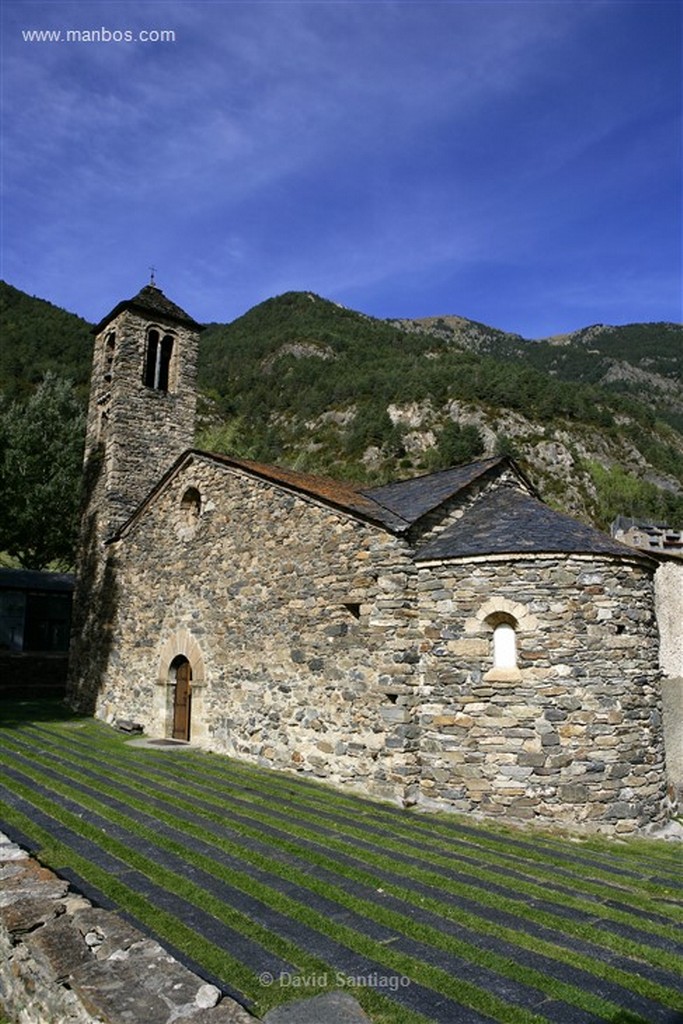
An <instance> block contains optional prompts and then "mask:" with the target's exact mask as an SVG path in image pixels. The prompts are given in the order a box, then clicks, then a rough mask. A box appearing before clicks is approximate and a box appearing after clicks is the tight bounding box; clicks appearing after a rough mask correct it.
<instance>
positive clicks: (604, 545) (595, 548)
mask: <svg viewBox="0 0 683 1024" xmlns="http://www.w3.org/2000/svg"><path fill="white" fill-rule="evenodd" d="M556 552H557V553H558V554H559V553H561V554H572V553H574V554H595V555H619V556H621V557H622V558H623V557H624V556H627V555H631V556H632V554H633V552H632V551H630V550H629V548H627V547H626V546H625V545H624V544H619V543H618V542H617V541H614V540H612V538H611V537H610V536H608V535H607V534H606V533H602V532H601V531H600V530H596V529H595V528H594V527H592V526H586V525H585V524H584V523H580V522H579V521H578V520H576V519H573V518H572V517H571V516H567V515H564V513H562V512H555V511H554V510H553V509H551V508H549V507H548V506H547V505H545V504H544V503H543V502H542V501H540V500H539V499H538V498H535V497H533V496H532V495H530V494H524V493H523V492H522V491H520V490H517V489H516V488H513V487H506V486H505V485H501V486H500V487H498V488H495V489H493V490H491V491H489V492H488V493H487V494H485V495H483V496H482V497H481V498H479V500H478V501H475V502H474V504H473V505H472V506H471V507H470V508H469V509H468V510H467V511H466V512H465V513H464V515H463V516H462V517H461V518H460V519H458V520H457V521H456V522H455V523H454V524H453V525H452V526H449V527H448V528H447V529H445V530H444V531H443V532H442V533H439V534H437V535H436V537H434V538H433V539H432V540H430V541H428V542H427V543H426V544H425V545H423V546H422V547H420V548H418V550H417V551H416V552H415V559H416V561H421V562H422V561H434V560H441V559H448V558H465V557H473V556H476V555H496V554H499V555H506V554H523V553H529V554H540V553H544V554H553V553H556Z"/></svg>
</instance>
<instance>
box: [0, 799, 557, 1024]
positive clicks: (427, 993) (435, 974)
mask: <svg viewBox="0 0 683 1024" xmlns="http://www.w3.org/2000/svg"><path fill="white" fill-rule="evenodd" d="M15 784H18V783H15ZM34 796H35V797H37V795H36V794H34ZM37 799H39V800H40V798H39V797H37ZM70 817H71V815H70ZM81 827H82V828H83V829H84V830H89V825H88V822H85V821H82V820H81ZM105 842H106V844H108V845H114V846H116V847H119V846H120V844H119V843H118V842H117V841H116V840H112V839H111V837H108V838H106V840H105ZM110 869H111V868H110ZM129 873H130V872H129ZM160 873H164V871H163V869H162V870H161V871H160ZM178 881H179V880H178ZM183 888H186V886H185V887H183ZM341 931H343V932H344V933H346V931H347V930H346V929H344V928H342V929H341ZM317 944H318V946H319V945H324V944H325V942H324V937H323V936H318V937H317ZM361 945H365V946H368V943H367V942H364V943H361ZM385 959H387V961H391V962H394V963H395V965H396V967H395V970H396V971H401V972H402V973H403V974H405V975H407V976H409V977H411V968H412V967H413V968H415V967H416V966H417V967H418V968H419V971H418V974H421V975H423V976H424V977H425V978H426V979H428V980H429V981H431V983H432V987H434V988H436V990H437V991H440V992H443V994H442V995H436V996H435V994H434V992H433V991H431V990H430V989H429V988H427V987H425V984H424V982H417V983H416V982H415V981H412V983H411V986H410V987H407V988H400V989H398V990H397V991H396V992H395V993H392V996H391V998H395V999H397V1000H399V1001H402V1002H404V1004H405V1005H407V1006H408V1007H409V1009H410V1008H411V1006H412V1005H413V1004H414V1005H415V1008H416V1009H420V1010H421V1011H422V1012H423V1013H425V1012H427V1013H428V1014H429V1019H430V1020H433V1021H435V1022H437V1024H451V1022H452V1021H453V1020H456V1019H457V1020H459V1021H460V1020H463V1021H465V1022H468V1024H484V1020H485V1018H484V1017H482V1016H480V1014H479V1013H478V1012H475V1013H473V1014H469V1015H468V1014H467V1013H466V1011H465V1009H464V1007H463V1006H462V1005H461V1002H459V1001H454V998H453V997H452V994H453V996H455V998H456V999H461V998H462V1000H463V1002H464V1005H465V1007H471V1008H472V1009H474V1008H476V1007H477V1005H478V1004H480V1005H481V1012H482V1013H484V1014H488V1015H489V1016H490V1017H493V1018H494V1020H500V1021H510V1022H511V1024H543V1022H544V1018H542V1017H540V1016H537V1015H536V1014H528V1013H523V1014H522V1013H520V1012H519V1011H518V1010H517V1008H515V1007H512V1006H509V1005H506V1004H504V1002H503V1001H502V1000H501V999H499V998H498V997H496V996H494V995H492V994H490V993H488V992H485V991H481V990H479V989H477V988H475V986H474V985H472V984H471V983H469V982H467V981H462V980H457V979H453V978H451V977H450V976H447V975H446V974H444V972H443V971H441V970H440V969H439V968H435V967H431V966H423V965H416V964H415V963H414V961H413V959H412V957H411V956H410V955H407V954H402V953H394V952H392V951H387V955H386V956H385ZM326 966H327V965H318V966H317V972H318V973H324V971H325V967H326ZM386 966H387V965H384V964H375V963H374V962H373V961H372V959H370V958H368V957H366V956H364V955H362V953H361V952H360V951H356V953H354V954H352V955H351V956H350V957H348V958H347V962H346V964H345V965H344V970H345V971H347V972H348V974H349V975H351V976H352V977H362V976H365V977H368V976H369V975H371V974H372V973H373V971H375V972H377V971H378V970H379V971H381V970H382V969H383V968H385V967H386ZM413 977H415V972H414V973H413ZM439 982H440V984H439ZM387 998H388V996H387ZM470 1000H471V1001H470Z"/></svg>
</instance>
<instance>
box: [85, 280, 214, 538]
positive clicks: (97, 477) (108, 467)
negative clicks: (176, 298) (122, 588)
mask: <svg viewBox="0 0 683 1024" xmlns="http://www.w3.org/2000/svg"><path fill="white" fill-rule="evenodd" d="M201 329H202V328H201V327H200V326H199V324H197V323H195V321H194V320H192V318H191V317H190V316H188V314H187V313H185V312H184V311H183V310H182V309H181V308H180V307H179V306H176V305H175V303H173V302H171V301H170V299H167V298H166V296H165V295H164V294H163V292H162V291H161V290H160V289H159V288H157V287H156V285H155V284H154V283H151V284H148V285H146V286H145V287H144V288H142V289H141V291H139V292H138V294H137V295H135V296H134V297H133V298H132V299H127V300H124V301H123V302H120V303H119V304H118V305H117V306H115V308H114V309H113V310H112V311H111V313H109V314H108V315H107V316H106V317H105V318H104V319H103V320H102V321H101V322H100V323H99V324H98V325H97V327H96V328H95V331H94V333H95V349H94V356H93V368H92V378H91V385H90V405H89V409H88V424H87V433H86V448H85V461H86V475H87V476H88V475H89V477H90V481H91V491H90V494H89V495H88V496H87V497H86V501H87V506H88V508H87V509H86V515H87V514H88V513H90V515H91V516H92V515H93V513H94V514H96V517H97V529H96V532H97V534H98V535H99V537H100V541H103V540H105V539H106V538H107V537H108V536H110V535H111V534H112V533H113V532H114V531H116V529H118V527H120V526H121V525H122V524H123V523H124V522H125V521H126V519H127V518H128V517H129V516H130V514H131V513H132V512H133V510H134V509H135V508H136V506H137V505H138V504H139V503H140V501H142V499H143V498H144V497H145V495H146V494H147V493H148V492H149V491H150V490H151V488H152V487H153V486H154V485H155V484H156V483H157V481H158V480H159V478H160V477H161V476H162V474H163V473H164V472H165V471H166V470H167V469H168V468H169V466H170V465H171V464H172V463H173V461H174V460H175V459H176V458H177V457H178V455H180V454H181V453H182V452H183V451H185V450H186V449H187V448H191V447H192V444H193V437H194V424H195V409H196V399H197V394H196V377H197V348H198V341H199V332H200V331H201ZM89 466H90V469H91V471H89V470H88V467H89Z"/></svg>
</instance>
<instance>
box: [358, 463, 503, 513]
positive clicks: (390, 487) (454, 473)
mask: <svg viewBox="0 0 683 1024" xmlns="http://www.w3.org/2000/svg"><path fill="white" fill-rule="evenodd" d="M503 464H509V460H507V459H506V458H504V457H503V456H497V457H495V458H491V459H481V460H480V461H479V462H468V463H467V464H466V465H464V466H454V467H453V468H452V469H444V470H441V471H440V472H438V473H429V474H428V475H427V476H416V477H413V478H412V479H410V480H398V481H396V482H395V483H391V484H384V485H382V486H381V487H370V488H367V487H364V488H362V489H361V493H362V494H364V495H365V497H366V498H370V499H371V500H372V501H374V502H376V503H377V504H378V505H381V506H382V507H383V508H386V509H388V510H390V511H391V512H393V513H394V514H395V515H398V516H400V517H401V518H402V519H404V520H405V521H406V522H408V523H410V524H411V525H412V524H413V523H415V522H417V520H418V519H421V518H422V516H424V515H426V513H427V512H431V510H432V509H434V508H437V507H438V506H439V505H441V504H442V502H444V501H447V500H448V499H449V498H452V497H453V496H454V495H455V494H457V493H458V492H459V491H463V490H465V489H466V488H468V487H469V486H470V485H471V484H473V483H474V481H475V480H478V479H479V478H480V477H482V476H485V475H486V474H487V473H490V472H492V471H493V470H496V469H498V468H499V467H501V466H502V465H503Z"/></svg>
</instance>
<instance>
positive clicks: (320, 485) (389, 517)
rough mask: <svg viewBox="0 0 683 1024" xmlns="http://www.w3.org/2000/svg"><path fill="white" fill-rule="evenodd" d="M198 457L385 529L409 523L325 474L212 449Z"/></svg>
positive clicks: (359, 491) (400, 527)
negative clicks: (305, 471)
mask: <svg viewBox="0 0 683 1024" xmlns="http://www.w3.org/2000/svg"><path fill="white" fill-rule="evenodd" d="M194 454H195V455H199V456H200V457H202V458H206V459H211V460H212V461H213V462H218V463H221V464H222V465H226V466H233V467H235V468H236V469H244V470H246V471H247V472H248V473H252V474H253V475H254V476H258V477H261V478H262V479H263V480H271V481H272V482H273V483H277V484H282V485H283V486H284V487H287V488H288V489H289V490H293V491H298V492H299V493H302V494H309V495H311V497H314V498H320V499H321V500H322V501H325V502H328V503H329V504H331V505H334V506H336V507H337V508H341V509H344V510H346V511H348V512H351V513H353V514H355V515H359V516H362V517H363V518H364V519H371V520H373V521H374V522H379V523H381V524H382V525H383V526H386V527H388V529H390V530H392V531H394V532H396V533H400V532H402V531H403V530H405V529H407V528H408V526H409V525H410V524H409V523H407V522H406V521H405V520H404V519H402V518H401V516H399V515H397V514H395V513H394V512H392V511H391V509H388V508H385V507H384V506H383V505H381V504H379V503H378V502H376V501H373V499H372V498H371V497H369V496H368V495H367V493H365V492H363V491H362V490H360V489H359V488H357V487H356V486H355V485H354V484H347V483H340V482H339V481H338V480H332V479H331V478H329V477H324V476H314V475H313V474H312V473H299V472H297V471H296V470H293V469H284V468H282V467H280V466H267V465H265V464H263V463H260V462H251V461H249V460H248V459H235V458H232V457H231V456H228V455H216V454H214V453H213V452H195V453H194Z"/></svg>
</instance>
